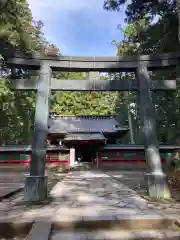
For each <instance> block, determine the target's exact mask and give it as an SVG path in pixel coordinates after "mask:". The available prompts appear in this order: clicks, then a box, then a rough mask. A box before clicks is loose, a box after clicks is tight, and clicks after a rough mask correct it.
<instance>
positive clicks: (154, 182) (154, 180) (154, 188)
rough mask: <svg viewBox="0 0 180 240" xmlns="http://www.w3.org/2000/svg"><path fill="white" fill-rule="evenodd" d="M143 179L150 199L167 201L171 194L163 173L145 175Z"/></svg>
mask: <svg viewBox="0 0 180 240" xmlns="http://www.w3.org/2000/svg"><path fill="white" fill-rule="evenodd" d="M145 179H146V182H147V186H148V193H149V196H150V197H151V198H156V199H169V198H171V192H170V190H169V187H168V181H167V176H166V174H164V173H146V174H145Z"/></svg>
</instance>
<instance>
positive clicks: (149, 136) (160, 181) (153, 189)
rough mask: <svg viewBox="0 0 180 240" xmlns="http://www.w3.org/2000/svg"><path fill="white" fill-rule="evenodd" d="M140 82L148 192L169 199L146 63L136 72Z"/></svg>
mask: <svg viewBox="0 0 180 240" xmlns="http://www.w3.org/2000/svg"><path fill="white" fill-rule="evenodd" d="M136 78H137V81H138V87H139V88H138V91H137V94H138V99H139V103H138V104H139V115H140V125H141V131H142V133H143V141H144V148H145V157H146V162H147V170H148V172H147V173H146V179H147V182H148V191H149V195H150V197H153V198H169V197H170V191H169V189H168V184H167V179H166V175H165V174H164V173H163V170H162V164H161V158H160V154H159V147H158V140H157V136H156V126H155V124H156V122H155V112H154V107H153V103H152V96H151V90H150V88H151V79H150V77H149V73H148V69H147V67H146V65H145V63H139V67H138V68H137V71H136Z"/></svg>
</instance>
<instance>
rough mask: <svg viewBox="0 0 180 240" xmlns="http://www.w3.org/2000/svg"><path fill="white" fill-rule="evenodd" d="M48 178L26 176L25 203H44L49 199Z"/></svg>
mask: <svg viewBox="0 0 180 240" xmlns="http://www.w3.org/2000/svg"><path fill="white" fill-rule="evenodd" d="M47 184H48V177H47V176H30V175H27V176H26V180H25V188H24V201H25V202H32V203H33V202H34V203H38V202H43V201H45V200H47V197H48V189H47Z"/></svg>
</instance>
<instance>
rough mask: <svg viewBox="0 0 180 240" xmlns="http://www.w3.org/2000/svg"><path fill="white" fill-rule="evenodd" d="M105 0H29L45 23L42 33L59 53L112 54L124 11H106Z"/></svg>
mask: <svg viewBox="0 0 180 240" xmlns="http://www.w3.org/2000/svg"><path fill="white" fill-rule="evenodd" d="M103 2H104V0H28V3H29V5H30V8H31V11H32V14H33V18H34V19H35V20H41V21H43V23H44V29H43V31H44V34H45V37H46V39H47V40H48V41H50V43H52V44H55V45H56V46H57V47H58V48H59V49H60V52H61V54H62V55H65V56H67V55H70V56H115V55H116V47H115V46H114V45H112V44H111V42H112V40H116V41H117V42H119V41H120V40H121V39H122V37H123V36H122V33H121V32H120V30H118V29H117V25H119V24H121V26H122V27H123V26H124V18H125V14H124V11H123V10H122V12H107V11H105V10H104V9H103Z"/></svg>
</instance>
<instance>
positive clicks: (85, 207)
mask: <svg viewBox="0 0 180 240" xmlns="http://www.w3.org/2000/svg"><path fill="white" fill-rule="evenodd" d="M50 194H51V196H52V198H53V200H52V202H51V204H49V205H46V206H36V207H35V206H29V207H26V206H25V205H22V204H21V205H18V204H17V203H18V201H19V199H22V197H23V196H22V195H20V196H19V198H17V199H15V200H14V201H13V204H11V208H10V209H9V210H8V211H7V210H6V211H5V209H6V206H5V205H1V206H2V207H1V209H0V216H1V217H0V221H1V222H4V221H11V222H12V221H13V223H14V224H15V223H17V222H18V223H19V222H32V221H38V222H39V221H40V222H44V223H47V222H52V223H57V224H60V225H61V226H62V225H63V226H68V224H71V225H72V223H74V225H75V223H77V222H78V221H80V222H81V221H84V222H89V221H91V222H95V221H96V222H98V221H106V220H107V221H118V220H121V221H122V220H123V219H141V221H142V219H144V220H146V219H162V218H163V216H165V215H164V213H163V212H162V210H159V209H152V208H150V207H149V205H148V204H149V202H148V201H147V200H144V199H142V198H141V197H140V196H138V195H137V193H136V192H135V191H133V190H132V189H130V188H129V187H127V186H126V185H124V184H123V183H122V182H120V181H117V180H115V179H112V178H111V177H110V176H109V175H108V174H105V173H103V172H101V171H97V170H89V171H73V172H70V173H69V174H67V175H66V177H65V178H64V179H63V180H62V181H60V182H58V183H57V184H56V185H55V186H54V187H53V189H52V190H51V192H50ZM3 206H4V207H3ZM3 209H4V210H3ZM177 215H179V211H178V212H177ZM169 231H170V230H169ZM173 232H174V233H173ZM173 232H172V231H170V232H169V234H171V235H172V233H173V234H174V237H175V236H176V237H177V234H178V236H179V235H180V234H179V231H174V230H173ZM63 234H64V235H63ZM88 234H90V233H88ZM92 234H94V236H92ZM148 234H149V235H148ZM165 234H167V233H166V232H162V231H155V230H154V231H144V232H142V231H123V230H121V231H116V232H115V231H113V232H112V231H110V230H107V231H96V232H94V233H91V236H89V237H90V238H89V237H87V234H85V233H83V232H76V233H75V232H71V231H67V232H63V233H62V232H61V233H60V232H57V231H55V232H53V233H52V235H51V238H50V239H52V240H55V239H65V240H68V239H109V240H110V239H135V237H136V239H137V236H138V239H145V238H144V236H145V235H146V237H147V236H148V237H151V238H152V237H154V236H155V237H156V239H167V238H166V237H167V236H166V235H165ZM76 235H77V236H76ZM120 235H122V237H120ZM80 236H81V237H80ZM113 236H114V237H113ZM173 239H174V238H173ZM176 239H179V237H178V238H176Z"/></svg>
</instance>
